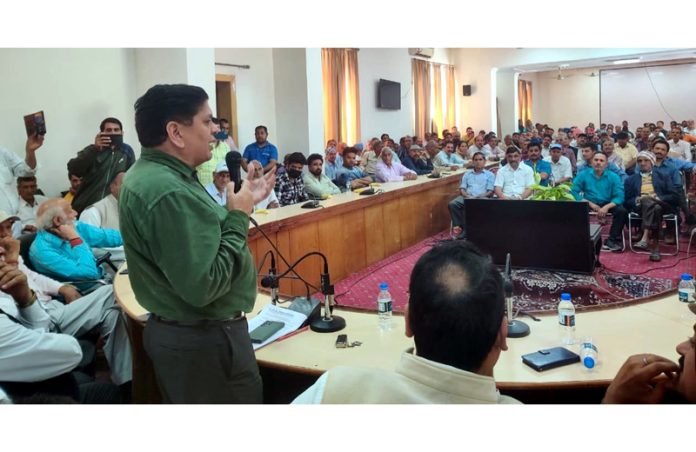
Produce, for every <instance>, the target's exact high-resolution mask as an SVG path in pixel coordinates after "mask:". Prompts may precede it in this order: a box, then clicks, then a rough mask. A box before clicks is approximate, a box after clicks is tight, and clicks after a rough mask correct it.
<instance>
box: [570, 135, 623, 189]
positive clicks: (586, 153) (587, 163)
mask: <svg viewBox="0 0 696 452" xmlns="http://www.w3.org/2000/svg"><path fill="white" fill-rule="evenodd" d="M596 152H597V148H596V147H595V144H594V143H585V144H584V146H583V147H582V149H580V156H581V158H580V160H578V174H579V173H580V171H588V170H589V171H591V170H592V158H593V157H594V155H595V153H596ZM607 169H608V170H609V171H611V172H612V173H614V174H616V175H617V176H619V178H620V179H621V182H622V183H623V182H625V181H626V177H628V176H627V174H626V171H624V170H623V168H619V167H618V166H616V164H615V163H614V162H608V163H607Z"/></svg>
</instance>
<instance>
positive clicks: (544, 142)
mask: <svg viewBox="0 0 696 452" xmlns="http://www.w3.org/2000/svg"><path fill="white" fill-rule="evenodd" d="M552 141H553V137H551V135H544V138H542V139H541V156H542V157H543V159H544V160H546V161H547V162H548V161H549V158H550V157H551V142H552ZM561 148H562V146H561ZM566 158H568V157H566ZM568 161H570V160H568ZM571 168H572V167H571Z"/></svg>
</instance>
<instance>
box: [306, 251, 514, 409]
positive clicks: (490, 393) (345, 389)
mask: <svg viewBox="0 0 696 452" xmlns="http://www.w3.org/2000/svg"><path fill="white" fill-rule="evenodd" d="M409 294H410V295H409V304H408V305H407V308H406V335H407V336H408V337H413V339H414V342H415V348H414V349H411V350H407V351H406V352H404V353H403V354H402V356H401V361H400V363H399V364H398V365H397V367H396V369H395V370H394V371H384V370H379V369H368V368H356V367H348V366H339V367H334V368H333V369H331V370H330V371H328V372H326V373H324V375H322V376H321V377H320V378H319V380H317V382H316V383H315V384H314V385H312V386H311V387H310V388H309V389H307V390H306V391H305V392H303V393H302V394H300V396H299V397H297V398H296V399H295V401H294V402H293V403H325V404H327V403H400V404H404V403H460V404H461V403H477V404H481V403H519V402H517V401H516V400H515V399H513V398H510V397H507V396H503V395H501V394H500V393H499V392H498V390H497V388H496V385H495V380H494V378H493V370H494V367H495V364H496V362H497V361H498V358H499V357H500V354H501V353H502V352H503V351H505V350H507V342H506V336H507V328H508V326H507V317H506V316H505V296H504V293H503V280H502V277H501V276H500V273H499V272H498V270H497V269H496V268H495V266H494V265H493V264H492V263H491V260H490V258H489V257H488V256H485V255H483V254H482V253H481V252H480V251H479V250H478V249H477V248H475V247H474V246H473V245H471V244H469V243H467V242H463V241H450V242H444V243H442V244H441V245H438V246H436V247H434V248H432V249H431V250H430V251H428V252H427V253H425V254H424V255H423V256H422V257H421V258H420V259H418V262H417V263H416V265H415V267H414V268H413V272H412V273H411V280H410V284H409ZM356 388H360V390H356Z"/></svg>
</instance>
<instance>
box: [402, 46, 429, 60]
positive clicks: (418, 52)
mask: <svg viewBox="0 0 696 452" xmlns="http://www.w3.org/2000/svg"><path fill="white" fill-rule="evenodd" d="M434 53H435V49H434V48H432V47H429V48H423V49H408V54H409V55H414V56H422V57H425V58H432V56H433V54H434Z"/></svg>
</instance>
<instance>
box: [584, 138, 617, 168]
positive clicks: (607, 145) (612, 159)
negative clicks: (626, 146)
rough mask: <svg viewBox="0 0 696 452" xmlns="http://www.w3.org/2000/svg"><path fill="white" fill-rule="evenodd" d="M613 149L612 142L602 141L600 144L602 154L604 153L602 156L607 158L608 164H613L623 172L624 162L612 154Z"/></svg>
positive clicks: (615, 154) (614, 153)
mask: <svg viewBox="0 0 696 452" xmlns="http://www.w3.org/2000/svg"><path fill="white" fill-rule="evenodd" d="M614 147H615V146H614V142H613V141H612V140H604V141H603V142H602V152H604V154H605V155H606V156H607V159H608V160H609V163H613V164H614V165H616V166H617V167H618V168H619V169H621V170H625V168H624V160H623V159H622V158H621V156H620V155H619V154H617V153H616V152H614ZM581 149H582V148H581Z"/></svg>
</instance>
